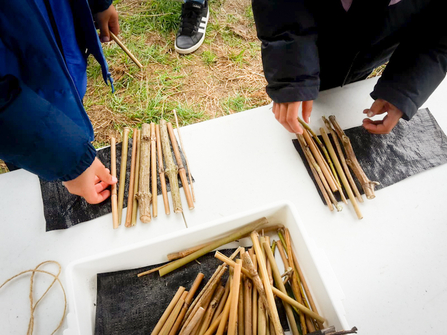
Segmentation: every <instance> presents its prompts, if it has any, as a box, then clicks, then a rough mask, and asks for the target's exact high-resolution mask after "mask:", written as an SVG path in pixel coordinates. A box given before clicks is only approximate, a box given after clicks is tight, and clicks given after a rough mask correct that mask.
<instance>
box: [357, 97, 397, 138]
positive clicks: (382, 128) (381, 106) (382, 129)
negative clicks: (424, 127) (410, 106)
mask: <svg viewBox="0 0 447 335" xmlns="http://www.w3.org/2000/svg"><path fill="white" fill-rule="evenodd" d="M383 113H387V115H386V116H385V117H384V118H383V120H378V121H373V120H370V119H364V120H363V127H364V128H365V129H366V130H368V131H369V132H370V133H373V134H388V133H390V132H391V130H393V128H394V127H395V126H396V124H397V123H398V122H399V119H400V118H401V117H402V115H404V113H402V111H401V110H400V109H399V108H397V107H396V106H394V105H393V104H390V103H389V102H388V101H385V100H383V99H377V100H376V101H374V103H373V104H372V106H371V108H370V109H365V110H364V111H363V114H366V115H368V117H373V116H374V115H379V114H383Z"/></svg>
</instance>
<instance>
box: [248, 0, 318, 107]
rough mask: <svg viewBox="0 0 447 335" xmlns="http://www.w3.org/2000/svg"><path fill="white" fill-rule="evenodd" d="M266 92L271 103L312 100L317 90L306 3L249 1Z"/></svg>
mask: <svg viewBox="0 0 447 335" xmlns="http://www.w3.org/2000/svg"><path fill="white" fill-rule="evenodd" d="M252 4H253V14H254V18H255V23H256V29H257V33H258V38H259V39H260V40H261V42H262V46H261V50H262V64H263V67H264V73H265V77H266V79H267V82H268V85H267V93H268V95H269V96H270V98H272V100H273V101H275V102H279V103H282V102H292V101H306V100H314V99H315V98H316V97H317V95H318V91H319V88H320V79H319V72H320V65H319V59H318V49H317V45H316V40H317V28H316V23H315V18H314V17H313V15H312V12H311V10H310V9H309V8H308V6H307V1H306V0H277V1H272V0H253V1H252Z"/></svg>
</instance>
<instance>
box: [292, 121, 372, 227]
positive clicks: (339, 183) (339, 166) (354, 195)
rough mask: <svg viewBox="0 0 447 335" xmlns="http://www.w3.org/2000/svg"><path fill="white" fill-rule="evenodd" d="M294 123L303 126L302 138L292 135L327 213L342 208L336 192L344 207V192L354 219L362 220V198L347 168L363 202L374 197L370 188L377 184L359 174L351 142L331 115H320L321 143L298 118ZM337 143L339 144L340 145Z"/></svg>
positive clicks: (359, 168) (345, 201) (360, 171)
mask: <svg viewBox="0 0 447 335" xmlns="http://www.w3.org/2000/svg"><path fill="white" fill-rule="evenodd" d="M298 120H299V121H300V123H301V125H303V127H304V131H303V134H302V135H300V134H296V137H297V138H298V142H299V144H300V146H301V150H302V151H303V153H304V156H305V157H306V160H307V163H308V164H309V166H310V169H311V171H312V174H313V176H314V178H315V181H316V183H317V185H318V188H319V189H320V191H321V193H322V195H323V198H324V200H325V202H326V204H327V206H328V207H329V209H330V210H331V211H333V210H334V207H335V208H336V209H337V211H341V210H342V207H341V206H340V205H339V204H338V201H337V199H336V198H335V196H334V194H335V193H336V192H339V194H340V198H341V199H342V201H343V202H344V203H345V204H347V203H348V202H347V200H346V196H345V193H344V192H346V193H347V195H348V197H349V199H350V200H351V203H352V206H353V207H354V210H355V212H356V214H357V217H358V218H359V219H362V218H363V215H362V213H361V211H360V208H359V206H358V203H357V200H358V201H359V202H363V197H362V195H361V194H360V192H359V190H358V188H357V186H356V183H355V181H354V179H353V177H352V175H351V172H350V169H351V170H352V171H353V172H354V175H355V176H356V177H357V179H358V180H359V182H360V184H361V185H362V188H363V191H364V193H365V195H366V197H367V199H374V198H375V194H374V187H375V186H376V185H379V183H378V182H376V181H371V180H369V179H368V177H367V176H366V175H365V173H364V172H363V169H362V168H361V166H360V164H359V162H358V161H357V158H356V157H355V153H354V150H353V149H352V145H351V141H350V140H349V138H348V137H347V136H346V134H345V133H344V131H343V130H342V129H341V127H340V125H339V124H338V122H337V120H336V119H335V116H333V115H331V116H330V117H329V120H327V119H326V118H325V117H324V116H323V121H324V124H325V126H326V128H323V127H321V128H320V133H321V136H322V137H323V141H324V143H323V142H321V140H320V139H319V138H318V136H317V134H315V133H314V132H313V131H312V129H311V128H310V127H309V126H308V125H307V124H306V123H304V122H303V121H302V120H301V119H298ZM329 135H330V136H331V138H332V141H331V139H330V138H329ZM340 142H341V144H342V145H340ZM334 146H335V148H336V151H335V149H334Z"/></svg>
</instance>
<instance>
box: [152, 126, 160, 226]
mask: <svg viewBox="0 0 447 335" xmlns="http://www.w3.org/2000/svg"><path fill="white" fill-rule="evenodd" d="M151 179H152V216H153V217H154V218H156V217H157V216H158V188H157V136H156V135H155V123H153V122H152V123H151Z"/></svg>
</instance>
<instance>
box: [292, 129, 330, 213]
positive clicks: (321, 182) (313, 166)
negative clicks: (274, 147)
mask: <svg viewBox="0 0 447 335" xmlns="http://www.w3.org/2000/svg"><path fill="white" fill-rule="evenodd" d="M296 137H297V139H298V143H299V144H300V147H301V150H302V151H303V153H304V157H306V160H307V163H308V164H309V167H310V170H311V171H312V175H313V176H314V178H315V181H316V182H317V185H318V188H319V189H320V192H321V194H322V195H323V198H324V200H325V202H326V205H327V206H328V208H329V210H330V211H333V210H334V207H333V205H332V204H333V203H334V201H335V204H337V205H336V207H337V210H339V206H338V203H337V201H336V200H335V197H334V195H333V193H332V191H331V189H330V188H329V185H328V184H327V181H326V179H325V178H324V176H323V173H322V172H321V169H320V167H319V166H318V164H317V163H316V162H315V159H314V157H313V156H312V153H311V152H310V148H309V147H308V146H307V144H306V141H305V140H304V137H303V135H300V134H296ZM317 169H318V170H319V171H318V170H317ZM329 195H332V197H331V198H329ZM332 199H334V201H332ZM335 204H334V205H335Z"/></svg>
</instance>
